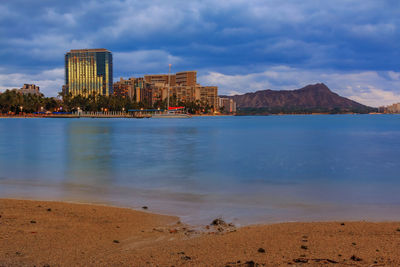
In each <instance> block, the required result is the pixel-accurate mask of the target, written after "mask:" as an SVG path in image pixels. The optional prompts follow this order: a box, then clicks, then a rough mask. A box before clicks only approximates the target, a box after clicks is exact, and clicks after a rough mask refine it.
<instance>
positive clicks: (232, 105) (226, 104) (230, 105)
mask: <svg viewBox="0 0 400 267" xmlns="http://www.w3.org/2000/svg"><path fill="white" fill-rule="evenodd" d="M218 102H219V108H220V110H221V112H222V113H235V112H236V102H235V101H234V100H233V99H232V98H228V97H218Z"/></svg>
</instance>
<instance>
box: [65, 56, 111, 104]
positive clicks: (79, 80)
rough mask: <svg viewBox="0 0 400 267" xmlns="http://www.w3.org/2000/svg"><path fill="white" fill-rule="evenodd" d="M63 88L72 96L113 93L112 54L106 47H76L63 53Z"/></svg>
mask: <svg viewBox="0 0 400 267" xmlns="http://www.w3.org/2000/svg"><path fill="white" fill-rule="evenodd" d="M65 85H66V86H65V89H66V93H71V94H72V95H73V96H76V95H82V96H85V97H87V96H89V95H93V94H95V95H104V96H109V95H112V94H113V63H112V54H111V52H110V51H108V50H107V49H103V48H100V49H77V50H71V51H69V52H67V54H65Z"/></svg>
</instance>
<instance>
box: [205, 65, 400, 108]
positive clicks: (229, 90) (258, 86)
mask: <svg viewBox="0 0 400 267" xmlns="http://www.w3.org/2000/svg"><path fill="white" fill-rule="evenodd" d="M399 78H400V72H393V71H388V72H376V71H360V72H334V71H320V70H304V69H296V68H290V67H287V66H276V67H270V68H267V69H266V70H265V71H264V72H257V73H250V74H246V75H227V74H223V73H220V72H209V73H207V74H204V75H201V76H200V77H199V79H198V80H199V81H200V82H201V83H204V84H208V85H217V86H219V94H228V95H233V94H237V93H239V92H240V93H241V94H243V93H246V92H254V91H257V90H265V89H273V90H292V89H296V88H301V87H303V86H305V85H307V84H313V83H319V82H323V83H325V84H326V85H327V86H328V87H329V88H330V89H331V90H332V91H334V92H336V93H338V94H340V95H342V96H345V97H348V98H350V99H353V100H355V101H358V102H360V103H362V104H365V105H369V106H373V107H378V106H382V105H390V104H393V103H395V102H400V79H399Z"/></svg>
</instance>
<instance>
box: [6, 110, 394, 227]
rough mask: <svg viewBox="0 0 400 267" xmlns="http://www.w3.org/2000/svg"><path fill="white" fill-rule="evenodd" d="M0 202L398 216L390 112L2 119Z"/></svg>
mask: <svg viewBox="0 0 400 267" xmlns="http://www.w3.org/2000/svg"><path fill="white" fill-rule="evenodd" d="M0 198H19V199H38V200H57V201H71V202H83V203H96V204H105V205H114V206H120V207H130V208H134V209H140V208H141V207H142V206H147V207H148V208H149V211H150V212H156V213H162V214H170V215H177V216H180V217H181V220H182V221H184V222H187V223H191V224H204V223H209V222H211V220H212V219H214V218H216V217H222V218H223V219H225V220H227V221H231V222H234V223H236V224H237V225H246V224H254V223H275V222H287V221H328V220H372V221H391V220H400V116H399V115H287V116H248V117H247V116H246V117H239V116H221V117H218V116H217V117H193V118H190V119H0Z"/></svg>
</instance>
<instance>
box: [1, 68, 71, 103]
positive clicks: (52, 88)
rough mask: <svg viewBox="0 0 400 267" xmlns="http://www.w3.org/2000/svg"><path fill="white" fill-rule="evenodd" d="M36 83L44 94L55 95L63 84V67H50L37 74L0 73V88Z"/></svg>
mask: <svg viewBox="0 0 400 267" xmlns="http://www.w3.org/2000/svg"><path fill="white" fill-rule="evenodd" d="M25 83H29V84H36V85H38V86H39V87H40V92H42V93H43V94H44V95H45V96H48V97H50V96H57V93H58V92H60V91H61V87H62V85H63V84H64V69H63V68H56V69H50V70H46V71H43V72H40V73H38V74H34V75H30V74H23V73H11V74H0V90H5V89H13V88H21V87H22V85H23V84H25Z"/></svg>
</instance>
